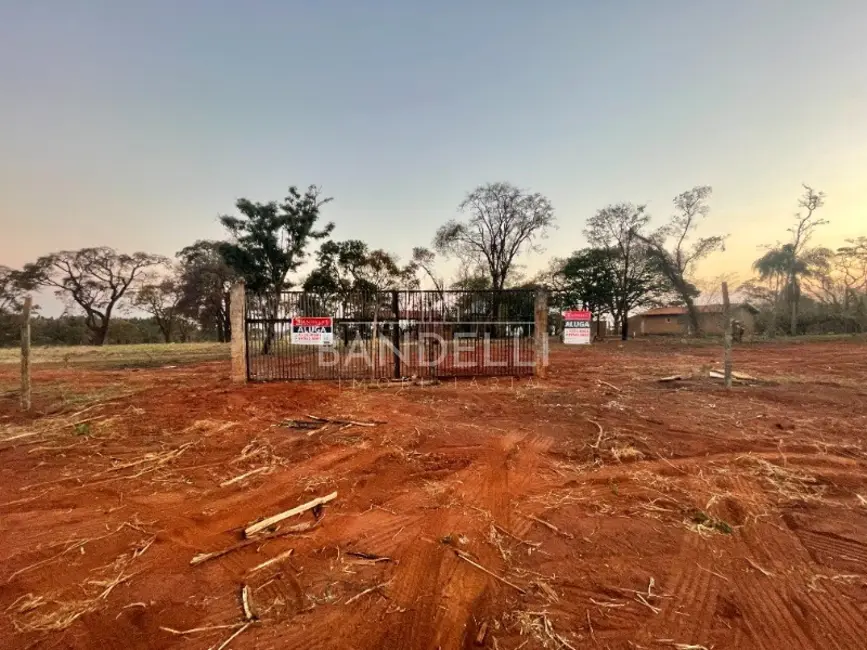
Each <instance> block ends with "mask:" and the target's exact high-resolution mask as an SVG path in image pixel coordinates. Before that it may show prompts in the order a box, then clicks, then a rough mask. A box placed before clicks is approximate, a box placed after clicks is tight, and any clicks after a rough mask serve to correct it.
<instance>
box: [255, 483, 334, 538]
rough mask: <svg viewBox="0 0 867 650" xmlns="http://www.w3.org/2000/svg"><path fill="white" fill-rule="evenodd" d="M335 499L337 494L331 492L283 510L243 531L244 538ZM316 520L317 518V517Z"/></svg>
mask: <svg viewBox="0 0 867 650" xmlns="http://www.w3.org/2000/svg"><path fill="white" fill-rule="evenodd" d="M336 498H337V492H336V491H335V492H332V493H331V494H327V495H325V496H324V497H317V498H315V499H313V500H312V501H308V502H307V503H302V504H301V505H300V506H296V507H294V508H290V509H289V510H285V511H283V512H279V513H277V514H276V515H272V516H270V517H268V518H266V519H263V520H262V521H260V522H257V523H255V524H251V525H250V526H248V527H247V528H245V529H244V536H245V537H247V538H250V537H253V536H254V535H256V534H257V533H260V532H262V531H263V530H265V529H266V528H270V527H271V526H273V525H275V524H279V523H280V522H281V521H283V520H285V519H288V518H289V517H295V516H297V515H300V514H303V513H305V512H307V511H308V510H313V509H314V508H318V507H319V506H322V505H325V504H326V503H328V502H330V501H333V500H334V499H336ZM317 518H318V517H317Z"/></svg>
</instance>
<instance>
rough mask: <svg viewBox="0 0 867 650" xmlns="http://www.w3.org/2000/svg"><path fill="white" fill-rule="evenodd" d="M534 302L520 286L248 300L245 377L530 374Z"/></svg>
mask: <svg viewBox="0 0 867 650" xmlns="http://www.w3.org/2000/svg"><path fill="white" fill-rule="evenodd" d="M534 304H535V295H534V292H533V291H532V290H526V289H514V290H512V289H509V290H502V291H435V290H431V291H427V290H413V291H382V292H377V293H368V294H361V293H352V294H348V295H343V296H334V295H331V296H323V295H320V294H316V293H310V292H301V291H286V292H283V293H282V294H280V296H279V297H278V298H277V299H275V298H273V297H263V296H256V295H248V296H247V305H246V314H245V330H246V338H247V375H248V379H250V380H253V381H267V380H278V379H338V378H340V379H386V378H388V379H392V378H395V379H399V378H407V377H458V376H465V377H470V376H484V375H506V376H516V375H531V374H533V369H534V365H535V352H534V339H533V337H534V334H535V332H534ZM308 325H309V326H308Z"/></svg>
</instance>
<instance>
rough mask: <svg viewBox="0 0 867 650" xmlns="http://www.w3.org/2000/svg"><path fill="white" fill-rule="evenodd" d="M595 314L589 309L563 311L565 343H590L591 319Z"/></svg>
mask: <svg viewBox="0 0 867 650" xmlns="http://www.w3.org/2000/svg"><path fill="white" fill-rule="evenodd" d="M592 318H593V315H592V314H591V313H590V312H589V311H565V312H563V343H568V344H569V345H589V344H590V340H591V336H590V321H591V319H592Z"/></svg>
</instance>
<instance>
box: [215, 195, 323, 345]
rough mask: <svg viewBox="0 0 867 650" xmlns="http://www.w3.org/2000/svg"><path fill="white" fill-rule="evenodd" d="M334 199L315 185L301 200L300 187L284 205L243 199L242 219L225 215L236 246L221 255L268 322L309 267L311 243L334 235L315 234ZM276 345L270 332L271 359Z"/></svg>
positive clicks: (267, 342) (228, 245) (231, 244)
mask: <svg viewBox="0 0 867 650" xmlns="http://www.w3.org/2000/svg"><path fill="white" fill-rule="evenodd" d="M330 200H331V199H330V198H321V196H320V190H319V188H317V187H316V186H315V185H311V186H310V187H308V188H307V191H306V192H305V193H304V194H301V193H300V192H299V191H298V189H297V188H296V187H295V186H292V187H290V188H289V194H288V196H286V198H285V199H284V200H283V202H282V203H280V204H278V203H277V202H276V201H271V202H270V203H255V202H253V201H250V200H248V199H239V200H238V202H237V203H236V204H235V207H236V208H237V209H238V212H240V213H241V215H242V216H241V217H240V218H239V217H233V216H229V215H224V216H222V217H220V223H222V224H223V227H224V228H226V230H227V231H228V232H229V235H230V237H231V241H230V242H226V243H224V244H222V245H221V247H220V254H221V255H222V256H223V259H224V260H225V262H226V264H228V266H229V267H230V268H232V269H233V270H234V271H235V272H236V273H237V274H238V275H239V276H240V277H242V278H243V279H244V280H245V282H246V285H247V291H249V292H250V293H251V294H253V295H254V296H257V297H258V298H259V299H260V300H261V304H262V307H263V309H264V310H265V316H266V318H268V319H270V320H273V319H275V318H276V317H277V313H278V308H279V304H280V294H281V293H282V292H283V291H284V290H286V289H290V288H292V286H294V285H293V283H292V282H290V281H289V279H288V275H289V273H292V272H295V271H297V270H298V268H299V267H300V266H301V264H303V263H304V261H305V259H306V256H307V246H308V244H309V243H310V241H311V240H315V239H323V238H325V237H327V236H328V235H329V234H330V233H331V231H332V230H333V229H334V224H333V223H328V224H326V225H325V227H324V228H323V229H322V230H315V227H316V223H317V221H319V216H320V215H319V212H320V209H321V207H322V206H323V205H324V204H325V203H328V202H329V201H330ZM273 340H274V327H273V324H271V326H268V327H266V329H265V340H264V342H263V345H262V353H263V354H268V353H269V352H270V350H271V344H272V343H273Z"/></svg>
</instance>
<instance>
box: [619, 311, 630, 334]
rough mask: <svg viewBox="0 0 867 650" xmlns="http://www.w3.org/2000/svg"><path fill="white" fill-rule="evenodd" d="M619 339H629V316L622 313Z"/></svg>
mask: <svg viewBox="0 0 867 650" xmlns="http://www.w3.org/2000/svg"><path fill="white" fill-rule="evenodd" d="M620 340H621V341H628V340H629V316H628V315H627V314H626V313H624V314H623V316H622V318H621V323H620Z"/></svg>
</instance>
